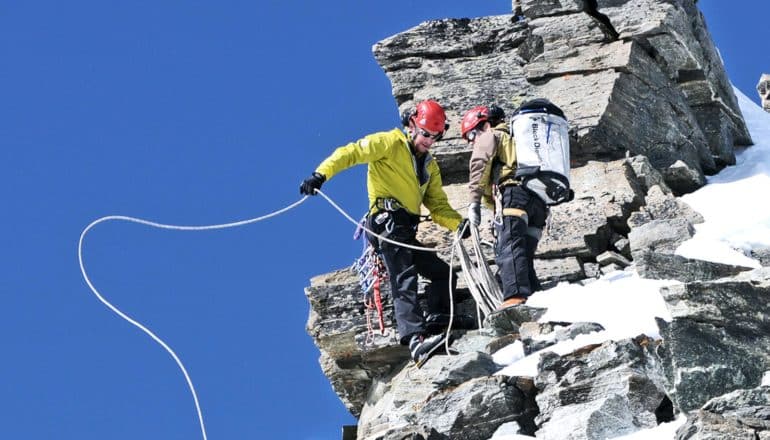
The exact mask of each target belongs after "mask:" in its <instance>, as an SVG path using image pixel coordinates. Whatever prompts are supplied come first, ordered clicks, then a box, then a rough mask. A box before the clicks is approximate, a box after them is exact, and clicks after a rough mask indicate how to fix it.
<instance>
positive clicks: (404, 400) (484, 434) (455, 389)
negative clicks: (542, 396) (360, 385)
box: [358, 336, 537, 440]
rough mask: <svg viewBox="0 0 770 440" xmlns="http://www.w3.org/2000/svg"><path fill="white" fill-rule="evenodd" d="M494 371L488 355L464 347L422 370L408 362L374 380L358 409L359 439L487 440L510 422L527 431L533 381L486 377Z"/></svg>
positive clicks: (530, 430) (531, 416)
mask: <svg viewBox="0 0 770 440" xmlns="http://www.w3.org/2000/svg"><path fill="white" fill-rule="evenodd" d="M467 337H468V338H472V337H473V336H467ZM496 370H497V366H496V365H495V363H494V362H493V361H492V358H491V357H490V356H489V355H488V354H485V353H481V352H467V353H463V354H460V355H457V356H451V357H448V356H436V357H435V358H434V359H431V360H430V361H429V362H428V363H426V364H425V366H424V367H423V368H422V369H417V368H415V367H414V366H413V365H410V366H407V367H405V368H404V369H402V370H401V371H400V372H399V373H398V374H395V375H394V376H392V377H387V378H384V379H383V380H378V381H376V382H375V384H374V385H373V387H372V389H371V393H370V395H369V398H368V400H367V404H366V406H365V407H364V409H363V411H362V413H361V418H360V420H359V424H358V438H359V439H360V440H374V439H383V440H386V439H393V440H396V439H399V440H400V439H403V438H412V437H408V435H421V436H422V438H431V439H437V440H438V439H455V438H463V439H469V440H471V439H477V440H486V439H488V438H489V437H491V436H492V433H493V432H494V431H495V429H497V427H498V426H499V425H501V424H502V423H506V422H511V421H516V422H518V423H519V424H520V425H523V426H524V427H525V428H524V429H525V432H527V433H529V434H532V433H533V432H534V424H533V422H532V420H533V419H534V416H535V414H536V413H537V408H536V406H535V402H534V386H532V384H531V382H527V381H519V382H517V381H508V380H506V379H505V378H498V377H491V375H492V373H494V372H495V371H496Z"/></svg>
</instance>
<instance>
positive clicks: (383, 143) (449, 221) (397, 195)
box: [316, 128, 462, 230]
mask: <svg viewBox="0 0 770 440" xmlns="http://www.w3.org/2000/svg"><path fill="white" fill-rule="evenodd" d="M409 144H410V141H409V139H408V138H407V135H406V133H404V132H403V131H402V130H401V129H398V128H394V129H393V130H391V131H386V132H380V133H374V134H370V135H368V136H366V137H365V138H363V139H359V140H358V141H356V142H352V143H349V144H347V145H344V146H342V147H339V148H337V149H336V150H335V151H334V153H332V154H331V156H329V157H328V158H326V160H324V161H323V162H321V165H319V166H318V168H316V172H319V173H321V174H323V175H324V176H326V179H327V180H328V179H331V178H332V177H333V176H334V175H336V174H337V173H339V172H340V171H342V170H345V169H348V168H350V167H352V166H353V165H358V164H363V163H366V164H369V170H368V172H367V177H366V186H367V189H368V192H369V206H373V205H374V203H375V201H376V200H377V199H378V198H393V199H396V200H398V201H399V203H401V205H402V206H403V207H404V208H405V209H406V210H407V211H409V212H410V213H412V214H416V215H419V214H420V205H421V204H424V205H425V207H426V208H428V211H430V214H431V217H433V221H434V222H436V223H438V224H439V225H441V226H444V227H445V228H448V229H450V230H455V229H457V226H458V225H459V224H460V221H462V216H461V215H460V214H459V213H458V212H457V211H455V210H454V209H452V207H451V206H450V205H449V201H448V200H447V195H446V193H445V192H444V188H443V186H442V184H441V171H440V170H439V167H438V164H437V163H436V161H435V160H433V157H432V156H431V155H430V154H427V157H425V161H424V164H423V166H422V170H421V171H422V173H421V174H422V178H421V179H420V180H422V181H420V180H418V174H419V173H418V169H417V163H418V162H417V161H416V159H415V157H414V155H413V154H412V150H411V148H410V145H409Z"/></svg>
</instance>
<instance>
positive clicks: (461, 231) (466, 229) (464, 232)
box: [457, 218, 471, 239]
mask: <svg viewBox="0 0 770 440" xmlns="http://www.w3.org/2000/svg"><path fill="white" fill-rule="evenodd" d="M457 236H458V237H460V238H462V239H466V238H468V237H470V236H471V225H470V223H469V222H468V219H467V218H466V219H463V221H461V222H460V226H458V227H457Z"/></svg>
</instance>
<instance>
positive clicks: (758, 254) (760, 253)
mask: <svg viewBox="0 0 770 440" xmlns="http://www.w3.org/2000/svg"><path fill="white" fill-rule="evenodd" d="M751 258H754V259H756V260H757V261H759V264H761V265H762V266H765V267H767V266H770V246H760V247H755V248H754V249H752V250H751Z"/></svg>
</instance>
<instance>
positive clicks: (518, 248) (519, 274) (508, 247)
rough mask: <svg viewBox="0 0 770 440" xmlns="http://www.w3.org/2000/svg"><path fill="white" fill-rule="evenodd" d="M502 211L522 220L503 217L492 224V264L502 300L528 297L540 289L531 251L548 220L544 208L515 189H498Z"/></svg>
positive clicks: (521, 190)
mask: <svg viewBox="0 0 770 440" xmlns="http://www.w3.org/2000/svg"><path fill="white" fill-rule="evenodd" d="M501 192H502V197H503V208H516V209H521V210H524V211H525V212H526V217H524V216H517V215H504V216H503V217H502V222H501V223H500V224H495V230H496V232H497V243H496V248H495V262H496V263H497V267H498V268H499V271H500V272H499V275H500V280H501V281H502V287H503V297H504V299H509V298H511V297H514V296H517V297H524V298H526V297H528V296H530V295H531V294H532V293H533V292H535V291H537V290H539V289H540V283H539V281H538V279H537V274H536V273H535V264H534V261H535V250H536V249H537V243H538V241H540V233H541V232H542V230H543V227H544V226H545V221H546V218H547V217H548V208H547V207H546V206H545V203H543V201H542V200H541V199H540V198H539V197H538V196H536V195H534V194H532V193H530V192H529V191H527V190H525V189H524V188H522V187H520V186H518V185H509V186H505V187H503V188H502V189H501Z"/></svg>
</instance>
